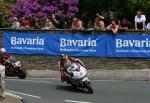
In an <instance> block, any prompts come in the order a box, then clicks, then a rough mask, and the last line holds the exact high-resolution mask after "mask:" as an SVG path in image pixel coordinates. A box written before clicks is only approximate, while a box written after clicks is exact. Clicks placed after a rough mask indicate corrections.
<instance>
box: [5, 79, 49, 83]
mask: <svg viewBox="0 0 150 103" xmlns="http://www.w3.org/2000/svg"><path fill="white" fill-rule="evenodd" d="M6 80H11V81H12V80H13V81H19V82H33V83H47V84H51V83H52V82H48V81H34V80H20V79H6Z"/></svg>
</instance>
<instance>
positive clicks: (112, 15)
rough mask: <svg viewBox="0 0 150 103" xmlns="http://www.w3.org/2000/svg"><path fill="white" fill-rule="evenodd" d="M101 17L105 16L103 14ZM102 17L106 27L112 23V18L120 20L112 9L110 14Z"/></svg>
mask: <svg viewBox="0 0 150 103" xmlns="http://www.w3.org/2000/svg"><path fill="white" fill-rule="evenodd" d="M101 17H103V16H101ZM102 19H104V22H105V25H106V27H107V26H108V25H109V24H111V23H112V20H117V22H118V19H117V18H116V16H115V14H114V12H112V11H110V12H108V15H107V16H106V17H103V18H102Z"/></svg>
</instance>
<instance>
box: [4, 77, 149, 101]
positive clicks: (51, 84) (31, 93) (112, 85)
mask: <svg viewBox="0 0 150 103" xmlns="http://www.w3.org/2000/svg"><path fill="white" fill-rule="evenodd" d="M6 84H7V85H6V88H7V92H10V93H14V94H17V95H19V96H21V97H23V98H24V103H150V82H148V81H98V80H97V81H92V85H93V88H94V94H88V93H87V92H86V90H82V89H75V88H73V87H71V86H69V85H67V84H65V83H61V82H60V80H58V79H39V78H36V79H26V80H20V79H16V78H7V79H6Z"/></svg>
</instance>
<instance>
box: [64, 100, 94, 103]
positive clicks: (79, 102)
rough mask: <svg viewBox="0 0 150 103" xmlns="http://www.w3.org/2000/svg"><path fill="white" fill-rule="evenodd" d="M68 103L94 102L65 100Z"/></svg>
mask: <svg viewBox="0 0 150 103" xmlns="http://www.w3.org/2000/svg"><path fill="white" fill-rule="evenodd" d="M64 101H65V102H67V103H92V102H84V101H74V100H64Z"/></svg>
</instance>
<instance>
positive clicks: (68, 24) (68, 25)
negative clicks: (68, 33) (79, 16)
mask: <svg viewBox="0 0 150 103" xmlns="http://www.w3.org/2000/svg"><path fill="white" fill-rule="evenodd" d="M71 25H72V18H71V17H68V18H66V24H65V28H66V29H70V28H71Z"/></svg>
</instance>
